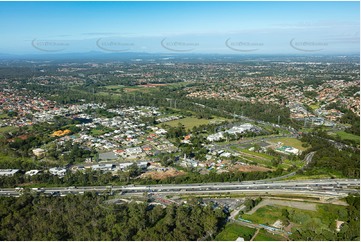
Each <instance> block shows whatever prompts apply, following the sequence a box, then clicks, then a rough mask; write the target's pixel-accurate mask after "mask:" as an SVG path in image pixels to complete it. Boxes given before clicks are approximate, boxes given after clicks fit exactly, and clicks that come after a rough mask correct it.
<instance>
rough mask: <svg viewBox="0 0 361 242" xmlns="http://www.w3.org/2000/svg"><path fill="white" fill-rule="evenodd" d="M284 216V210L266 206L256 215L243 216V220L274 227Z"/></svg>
mask: <svg viewBox="0 0 361 242" xmlns="http://www.w3.org/2000/svg"><path fill="white" fill-rule="evenodd" d="M281 216H282V209H281V208H280V207H276V206H270V205H269V206H264V207H261V208H259V209H257V211H256V212H255V213H254V214H243V215H242V218H243V219H247V220H250V221H252V222H253V223H257V224H268V225H272V224H273V223H274V222H276V221H277V219H279V218H280V217H281Z"/></svg>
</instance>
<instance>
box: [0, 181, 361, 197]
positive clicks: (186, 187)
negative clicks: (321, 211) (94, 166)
mask: <svg viewBox="0 0 361 242" xmlns="http://www.w3.org/2000/svg"><path fill="white" fill-rule="evenodd" d="M359 186H360V181H359V180H357V179H325V180H297V181H247V182H238V183H208V184H207V183H205V184H167V185H148V186H145V185H144V186H134V185H129V186H113V187H112V186H87V187H52V188H39V189H38V191H37V190H36V188H35V189H34V190H32V191H33V192H42V193H46V194H57V193H60V194H70V193H84V192H90V191H96V192H108V191H109V192H110V191H112V192H125V193H144V192H151V193H168V194H174V193H217V192H218V193H225V192H230V193H231V192H253V191H258V192H265V193H266V192H270V191H272V192H274V191H282V193H289V192H290V191H291V192H297V193H304V192H311V193H314V194H316V193H320V194H323V193H327V192H331V193H332V194H334V195H335V194H344V193H350V192H357V191H359V190H358V189H354V188H355V187H358V188H359ZM20 193H21V192H20V190H19V189H11V188H6V189H2V190H1V191H0V195H2V196H9V195H15V194H20Z"/></svg>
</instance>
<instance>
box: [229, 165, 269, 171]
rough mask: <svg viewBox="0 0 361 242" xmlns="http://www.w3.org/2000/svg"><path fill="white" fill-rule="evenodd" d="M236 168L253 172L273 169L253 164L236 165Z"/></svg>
mask: <svg viewBox="0 0 361 242" xmlns="http://www.w3.org/2000/svg"><path fill="white" fill-rule="evenodd" d="M233 168H234V170H237V171H241V172H252V171H271V170H272V169H269V168H266V167H263V166H253V165H235V166H234V167H233Z"/></svg>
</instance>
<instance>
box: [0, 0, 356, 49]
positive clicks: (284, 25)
mask: <svg viewBox="0 0 361 242" xmlns="http://www.w3.org/2000/svg"><path fill="white" fill-rule="evenodd" d="M359 17H360V13H359V2H0V20H1V21H0V31H1V32H2V33H5V34H4V36H3V37H2V38H1V39H0V53H3V54H17V55H24V54H61V53H63V54H64V53H69V54H70V53H72V54H74V53H89V52H103V53H126V52H132V53H153V54H162V53H163V54H171V53H194V54H255V55H304V54H307V55H309V54H317V55H353V54H359V52H360V48H359V45H360V37H359V35H360V33H359V28H360V23H359Z"/></svg>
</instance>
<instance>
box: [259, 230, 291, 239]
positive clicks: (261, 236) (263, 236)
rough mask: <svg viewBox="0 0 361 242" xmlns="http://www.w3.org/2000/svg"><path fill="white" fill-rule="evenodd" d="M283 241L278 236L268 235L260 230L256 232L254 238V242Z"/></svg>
mask: <svg viewBox="0 0 361 242" xmlns="http://www.w3.org/2000/svg"><path fill="white" fill-rule="evenodd" d="M283 240H286V239H285V238H283V237H282V236H280V235H278V234H271V233H268V232H267V231H266V230H264V229H261V230H260V231H259V232H258V234H257V236H256V238H254V241H283Z"/></svg>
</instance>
